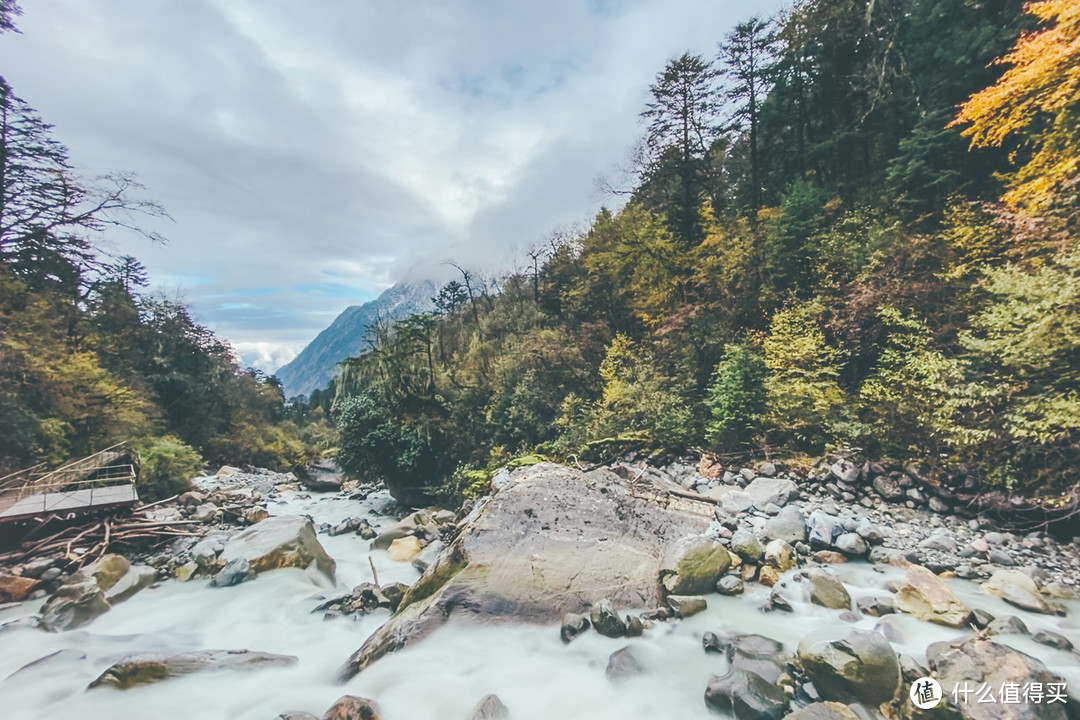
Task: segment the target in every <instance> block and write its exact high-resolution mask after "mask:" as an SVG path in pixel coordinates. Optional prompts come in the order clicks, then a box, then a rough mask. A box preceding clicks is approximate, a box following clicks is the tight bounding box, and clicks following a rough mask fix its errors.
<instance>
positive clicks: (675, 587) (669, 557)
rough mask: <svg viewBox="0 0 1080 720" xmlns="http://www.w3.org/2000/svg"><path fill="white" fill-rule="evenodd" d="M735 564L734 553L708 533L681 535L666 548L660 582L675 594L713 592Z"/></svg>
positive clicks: (661, 565) (661, 562)
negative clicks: (732, 555)
mask: <svg viewBox="0 0 1080 720" xmlns="http://www.w3.org/2000/svg"><path fill="white" fill-rule="evenodd" d="M730 565H731V553H729V552H728V551H727V548H725V547H724V546H723V545H721V544H720V543H718V542H717V541H716V540H714V539H712V538H710V537H706V536H705V535H690V536H687V537H683V538H679V539H678V540H676V541H675V542H674V543H672V544H671V545H669V546H668V547H667V549H666V550H665V551H664V556H663V558H662V559H661V561H660V582H661V583H662V584H663V586H664V589H665V590H667V591H668V592H669V593H672V594H675V595H698V594H701V593H707V592H710V591H711V590H712V589H713V587H714V586H715V585H716V581H717V580H719V579H720V576H721V575H723V574H724V571H725V570H727V569H728V567H729V566H730Z"/></svg>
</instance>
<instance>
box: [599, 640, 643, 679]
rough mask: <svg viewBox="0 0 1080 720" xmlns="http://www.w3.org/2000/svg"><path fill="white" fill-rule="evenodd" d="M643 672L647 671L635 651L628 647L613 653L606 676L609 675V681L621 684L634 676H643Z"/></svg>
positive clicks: (605, 672) (609, 659)
mask: <svg viewBox="0 0 1080 720" xmlns="http://www.w3.org/2000/svg"><path fill="white" fill-rule="evenodd" d="M643 672H645V670H644V668H642V667H641V662H640V661H639V660H638V658H637V656H636V655H635V654H634V649H633V648H631V647H630V646H629V645H628V646H626V647H624V648H620V649H618V650H616V651H615V652H613V653H611V657H609V658H608V664H607V669H606V670H605V671H604V674H605V675H607V679H608V680H610V681H612V682H620V681H622V680H625V679H627V678H629V677H633V676H634V675H641V674H642V673H643Z"/></svg>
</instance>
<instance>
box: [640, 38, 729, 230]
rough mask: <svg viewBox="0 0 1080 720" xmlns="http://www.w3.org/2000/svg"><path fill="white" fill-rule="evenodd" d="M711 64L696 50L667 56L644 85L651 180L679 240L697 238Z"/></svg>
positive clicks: (712, 135)
mask: <svg viewBox="0 0 1080 720" xmlns="http://www.w3.org/2000/svg"><path fill="white" fill-rule="evenodd" d="M716 74H717V73H716V69H715V68H713V67H712V65H711V64H709V63H707V62H705V60H704V59H703V58H702V57H701V56H700V55H690V54H689V53H684V54H683V55H682V56H681V57H678V58H676V59H675V60H672V61H670V62H669V63H668V64H667V67H665V68H664V71H663V72H661V73H660V74H659V75H657V77H656V82H654V83H653V84H652V86H651V87H650V88H649V91H650V92H651V93H652V97H653V100H652V102H650V103H649V104H648V105H646V107H645V110H644V111H643V112H642V113H641V116H642V117H643V118H646V119H647V120H648V121H649V127H648V131H647V133H646V144H647V145H648V148H649V150H650V152H651V155H652V168H651V169H650V173H649V174H650V175H651V178H650V180H651V181H652V182H654V183H657V182H658V184H659V185H660V187H661V192H660V194H661V195H662V205H665V206H666V207H665V208H664V209H665V210H666V212H667V214H668V216H669V218H668V219H669V221H670V222H671V223H672V225H673V229H674V230H675V231H676V232H677V234H678V235H679V237H680V238H681V239H682V240H683V242H684V243H686V244H690V245H696V244H697V243H698V242H699V241H700V240H701V227H700V225H701V223H700V219H699V213H698V206H699V204H700V200H701V196H702V194H703V192H704V190H705V155H706V153H707V152H708V150H709V148H710V146H711V145H712V143H713V141H714V140H715V139H716V134H717V113H718V111H719V102H718V98H717V94H716V87H715V80H716Z"/></svg>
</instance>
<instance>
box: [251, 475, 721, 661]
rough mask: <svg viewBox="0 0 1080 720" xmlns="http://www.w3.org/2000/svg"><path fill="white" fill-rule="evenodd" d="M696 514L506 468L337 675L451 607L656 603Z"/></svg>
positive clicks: (558, 608)
mask: <svg viewBox="0 0 1080 720" xmlns="http://www.w3.org/2000/svg"><path fill="white" fill-rule="evenodd" d="M661 492H664V491H663V490H661ZM702 505H704V504H702ZM694 507H695V508H697V505H695V506H694ZM699 512H701V513H702V514H697V513H696V512H694V511H693V510H691V509H682V505H680V503H679V502H677V501H675V500H673V501H672V502H670V503H669V504H667V506H664V505H663V504H661V503H657V502H656V501H654V500H649V499H647V498H644V497H642V493H641V492H640V490H639V491H637V492H633V491H632V489H631V487H630V481H628V480H624V479H622V478H621V477H619V476H618V475H616V474H615V473H613V472H611V471H608V470H603V469H602V470H596V471H593V472H589V473H584V474H583V473H581V472H578V471H576V470H572V469H570V468H566V467H562V466H558V465H552V464H548V463H544V464H540V465H534V466H532V467H528V468H521V469H519V470H516V471H514V472H513V473H512V474H511V476H510V477H509V479H508V480H507V481H506V483H505V484H504V485H503V486H502V488H501V489H500V490H499V491H498V492H497V493H496V494H495V495H494V496H492V497H491V498H490V499H489V500H487V501H485V502H482V503H481V504H480V505H478V506H477V507H476V508H475V509H474V510H473V512H472V513H471V514H470V516H469V517H468V518H466V520H465V521H464V528H463V530H462V532H461V534H460V535H459V536H458V538H457V540H455V541H454V543H453V544H452V545H451V546H450V547H448V548H447V549H446V551H444V552H443V554H442V555H441V556H440V557H439V559H438V561H437V562H436V563H435V564H434V565H432V566H431V567H429V568H428V569H427V570H426V571H425V572H424V574H423V575H422V576H421V578H420V579H419V580H418V581H417V583H416V584H415V585H414V586H413V587H412V589H410V591H409V592H408V594H407V595H406V596H405V598H404V600H402V603H401V608H400V609H399V610H398V613H397V614H396V615H395V616H394V617H392V618H391V619H390V620H389V621H388V622H387V623H386V624H385V625H383V626H382V627H381V628H380V629H379V630H377V631H376V632H375V633H374V634H373V635H372V636H371V637H370V638H369V639H368V640H367V642H365V643H364V645H363V646H362V647H361V648H360V649H359V650H358V651H357V652H356V653H355V654H353V656H352V657H351V658H349V660H348V661H347V662H346V664H345V666H344V667H343V668H342V669H341V673H340V674H341V677H342V679H348V678H350V677H352V676H353V675H355V674H356V673H358V672H360V671H361V670H363V669H364V668H365V667H367V666H368V665H370V664H371V663H372V662H374V661H375V660H377V659H378V658H380V657H382V656H383V655H385V654H387V653H389V652H393V651H394V650H397V649H399V648H401V647H403V646H404V645H405V644H406V643H409V642H412V641H414V640H417V639H419V638H422V637H424V636H426V635H427V634H428V633H430V632H431V631H433V630H434V629H435V628H437V627H439V626H440V625H441V624H442V623H443V622H445V621H446V619H447V618H448V617H450V616H451V615H463V616H467V617H472V618H476V619H480V620H495V621H498V620H507V621H511V620H512V621H517V622H534V623H555V622H557V621H559V620H560V619H561V618H562V617H563V615H564V614H566V613H583V612H584V611H585V610H586V609H587V608H589V607H591V606H592V605H594V604H596V603H597V602H599V601H600V600H601V599H604V598H610V599H611V600H612V602H613V603H614V604H615V605H616V606H618V607H658V606H660V605H662V604H663V603H662V600H663V598H662V597H661V585H660V582H659V581H658V579H659V577H660V568H661V562H660V558H661V556H663V555H664V552H665V550H667V549H668V548H669V547H670V546H671V545H672V544H673V543H675V542H676V541H677V540H679V539H681V538H683V537H686V536H688V535H700V534H701V533H702V532H704V530H705V529H706V528H707V527H708V524H709V521H710V517H709V515H706V514H705V512H711V508H708V507H707V506H705V507H702V509H701V510H700V511H699ZM263 524H265V523H263ZM721 550H723V548H721ZM725 552H726V550H725ZM728 562H730V556H728ZM717 579H718V576H714V577H712V578H711V581H710V583H709V584H708V585H707V586H706V587H705V588H704V590H703V591H704V592H708V591H710V590H711V589H712V586H713V584H714V583H715V582H716V580H717Z"/></svg>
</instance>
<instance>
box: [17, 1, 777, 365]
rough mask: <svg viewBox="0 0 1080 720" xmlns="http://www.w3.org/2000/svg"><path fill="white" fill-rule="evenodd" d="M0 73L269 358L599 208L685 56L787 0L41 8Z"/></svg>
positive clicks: (166, 259)
mask: <svg viewBox="0 0 1080 720" xmlns="http://www.w3.org/2000/svg"><path fill="white" fill-rule="evenodd" d="M21 5H22V6H23V10H24V14H23V16H22V17H21V18H20V19H19V27H20V29H21V30H22V34H21V35H14V34H8V35H4V36H2V37H0V74H3V75H4V76H5V77H6V78H7V79H8V81H9V82H10V83H11V84H12V86H13V87H14V89H15V92H16V93H17V94H18V95H20V96H21V97H22V98H23V99H25V100H26V101H27V102H28V103H30V105H32V106H33V107H35V108H36V109H37V110H38V111H39V112H40V113H41V115H42V116H43V117H44V118H45V120H46V121H48V122H50V123H52V124H53V125H55V126H56V127H55V130H54V135H55V137H56V138H57V139H59V140H61V141H62V142H64V143H65V144H67V146H68V147H69V148H70V150H71V155H72V160H73V162H74V164H75V165H76V167H77V168H78V169H79V170H80V171H81V172H83V173H84V174H86V175H94V174H101V173H105V172H111V171H118V170H122V171H132V172H135V173H137V174H138V175H139V177H140V179H141V180H142V182H143V183H144V184H145V185H146V187H147V194H148V196H149V197H151V198H153V199H155V200H157V201H159V202H161V203H162V204H163V205H165V207H166V208H167V209H168V211H169V213H170V214H171V216H172V217H173V219H174V221H172V222H164V221H162V224H161V225H160V226H156V225H155V226H154V228H153V229H157V230H160V231H162V232H163V233H164V234H165V235H166V236H167V237H168V238H169V243H168V244H167V245H165V246H160V247H159V246H153V245H150V244H149V243H147V242H146V241H145V240H141V239H139V238H135V237H126V236H120V235H116V236H114V237H113V238H112V240H111V242H112V244H113V250H114V251H115V252H125V253H131V254H134V255H136V256H137V257H139V258H140V259H141V260H143V262H144V263H145V264H146V265H147V267H148V268H149V270H150V274H151V280H152V283H153V284H154V286H155V287H159V288H162V289H164V291H167V292H168V293H169V294H170V295H176V294H179V295H180V296H182V297H183V298H184V299H186V300H187V301H188V302H189V303H190V304H191V305H192V306H193V307H194V309H195V312H196V314H197V316H198V317H199V319H200V320H201V321H203V322H205V323H207V324H208V325H209V326H210V327H212V328H213V329H214V330H216V331H217V332H219V333H220V334H222V335H223V336H224V337H226V338H227V339H229V340H230V341H231V342H232V343H233V344H234V345H235V346H237V348H238V349H239V350H240V351H241V352H242V353H243V354H244V357H245V359H246V360H248V361H249V362H252V363H255V364H257V365H260V366H262V367H263V368H264V369H270V370H272V369H274V368H275V367H276V366H277V365H279V364H281V363H283V362H285V361H287V360H289V359H290V358H291V357H292V355H294V354H295V353H296V352H298V351H299V350H300V349H301V348H302V347H303V346H304V345H305V344H306V343H307V342H308V341H309V340H311V338H312V337H314V335H315V334H316V333H317V332H318V331H319V330H321V329H322V328H324V327H325V326H326V325H328V324H329V323H330V321H331V320H332V319H333V318H334V317H335V316H336V315H337V314H338V313H339V312H340V311H341V310H342V309H344V308H345V307H346V306H348V305H351V304H356V303H359V302H363V301H365V300H369V299H371V298H373V297H374V296H375V295H377V294H378V293H379V292H380V291H381V290H383V289H384V288H386V287H388V286H389V285H390V284H392V283H393V282H395V281H398V280H401V279H403V278H405V277H408V276H410V274H412V275H418V274H419V275H425V274H430V273H432V272H440V271H445V266H444V265H442V264H441V263H443V262H444V261H445V260H446V259H448V258H453V259H455V260H457V261H459V262H462V263H464V264H467V265H479V264H485V265H487V266H492V265H496V266H500V267H504V268H505V267H509V266H512V265H513V264H514V262H515V259H516V258H520V257H521V254H522V248H524V247H526V246H527V245H529V244H530V243H532V242H535V241H537V240H540V239H542V238H544V237H545V236H547V235H548V234H549V233H550V232H551V231H552V230H554V229H557V228H564V227H567V226H570V225H572V224H574V223H582V222H587V220H588V219H589V217H591V216H592V214H593V213H594V212H595V210H596V209H597V207H598V206H599V205H600V203H601V202H603V200H604V198H602V197H600V196H598V193H597V191H596V189H595V181H596V178H597V177H598V176H601V175H607V176H612V175H614V174H615V171H616V169H617V168H618V167H619V166H620V164H621V163H622V162H623V161H624V159H625V157H626V155H627V152H628V149H629V148H630V146H631V145H632V144H633V142H634V140H635V139H636V138H637V137H638V136H639V135H640V133H641V130H642V128H641V125H640V124H639V121H638V118H637V115H638V112H639V111H640V110H641V108H642V107H643V105H644V103H645V102H646V101H647V96H648V86H649V83H650V82H651V81H652V79H653V78H654V76H655V75H656V73H657V72H658V71H659V70H660V69H661V68H662V67H663V65H664V63H665V62H666V60H667V59H669V58H671V57H674V56H676V55H678V54H680V53H682V52H683V51H685V50H687V49H689V50H691V51H693V52H701V53H705V54H708V55H710V56H711V55H712V54H713V53H714V51H715V47H716V42H717V41H718V40H719V39H720V38H722V37H723V35H724V34H725V33H726V32H727V31H728V30H729V29H730V27H731V26H732V25H733V24H734V23H735V22H737V21H740V20H744V19H746V17H747V16H748V15H749V14H751V13H757V14H764V15H768V14H770V13H772V12H773V11H774V10H775V9H777V8H778V7H779V6H780V3H779V0H764V1H762V2H754V3H752V4H751V3H747V2H746V1H745V0H625V1H623V2H619V1H618V0H545V1H544V2H535V1H530V2H525V1H524V0H456V1H455V0H308V1H307V2H296V0H288V1H286V0H94V1H90V0H23V2H22V3H21Z"/></svg>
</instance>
